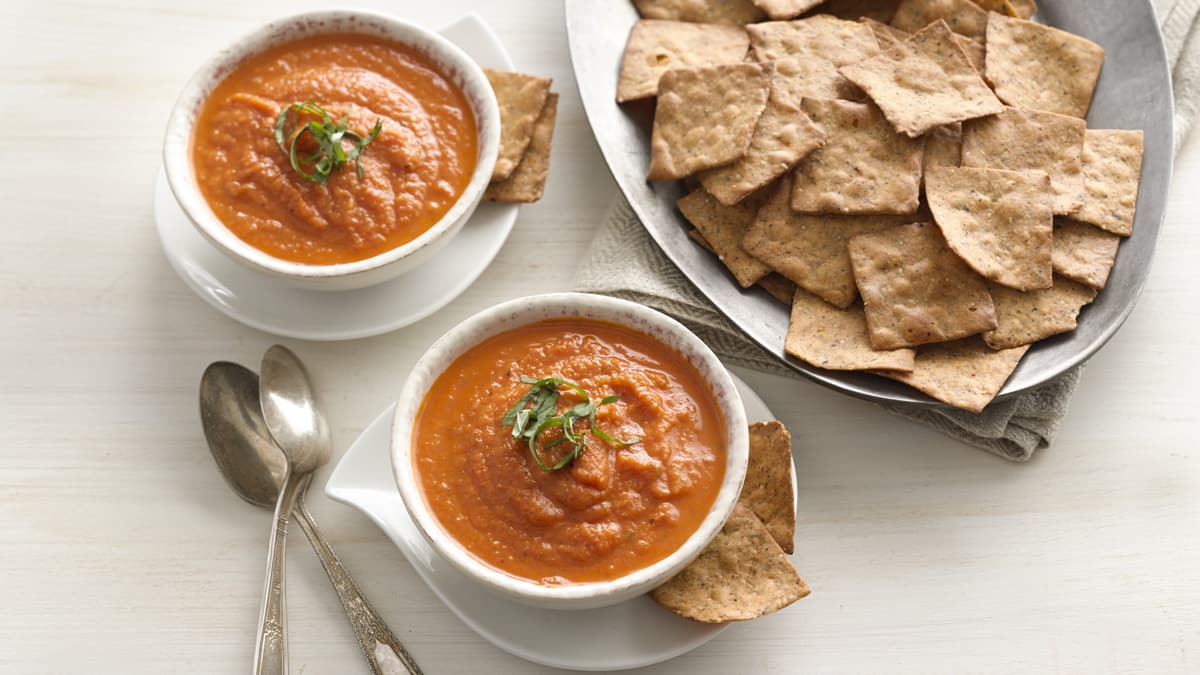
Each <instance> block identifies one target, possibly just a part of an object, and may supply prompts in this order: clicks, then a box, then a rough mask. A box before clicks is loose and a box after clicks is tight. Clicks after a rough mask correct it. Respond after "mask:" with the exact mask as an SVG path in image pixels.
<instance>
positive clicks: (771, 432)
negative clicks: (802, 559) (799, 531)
mask: <svg viewBox="0 0 1200 675" xmlns="http://www.w3.org/2000/svg"><path fill="white" fill-rule="evenodd" d="M749 431H750V462H749V464H748V465H747V467H746V480H745V482H743V483H742V495H741V497H740V498H739V500H740V501H741V502H742V503H743V504H745V505H746V506H748V507H749V508H750V510H751V511H753V512H754V515H755V516H757V517H758V519H759V520H760V521H762V524H763V525H765V526H766V528H767V532H768V533H770V535H771V538H772V539H774V540H775V543H776V544H779V548H781V549H783V552H784V553H795V552H796V542H795V539H796V495H795V494H793V492H792V436H791V434H789V433H788V430H787V428H786V427H784V426H783V422H780V421H778V420H773V421H770V422H755V423H754V424H751V425H750V429H749Z"/></svg>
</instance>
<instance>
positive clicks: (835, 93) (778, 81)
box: [771, 55, 867, 108]
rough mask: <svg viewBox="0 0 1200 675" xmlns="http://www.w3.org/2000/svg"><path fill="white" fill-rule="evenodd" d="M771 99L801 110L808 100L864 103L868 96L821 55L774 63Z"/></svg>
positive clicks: (787, 59)
mask: <svg viewBox="0 0 1200 675" xmlns="http://www.w3.org/2000/svg"><path fill="white" fill-rule="evenodd" d="M771 63H772V64H774V66H775V70H774V72H773V73H772V75H771V96H772V97H773V98H777V99H779V100H780V101H783V102H786V103H787V104H788V105H791V106H793V107H796V108H799V107H800V103H801V101H803V100H804V99H806V98H835V99H845V100H847V101H865V100H867V95H866V94H865V93H864V92H863V90H862V89H859V88H858V87H856V86H855V85H854V83H853V82H851V81H850V80H847V79H846V78H845V77H843V76H842V74H841V73H839V72H838V70H837V66H835V65H833V63H831V62H829V61H828V60H827V59H825V58H822V57H820V56H811V55H810V56H794V57H788V58H786V59H780V60H778V61H772V62H771Z"/></svg>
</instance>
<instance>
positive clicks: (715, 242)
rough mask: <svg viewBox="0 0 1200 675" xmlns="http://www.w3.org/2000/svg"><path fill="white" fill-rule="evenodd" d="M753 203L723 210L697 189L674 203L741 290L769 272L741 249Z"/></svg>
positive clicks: (748, 202) (702, 191) (714, 200)
mask: <svg viewBox="0 0 1200 675" xmlns="http://www.w3.org/2000/svg"><path fill="white" fill-rule="evenodd" d="M755 201H756V200H755V198H753V197H751V198H750V199H747V200H745V201H743V202H742V203H740V204H735V205H734V206H724V205H723V204H721V203H720V202H718V201H717V200H716V198H715V197H713V196H712V195H710V194H708V192H706V191H705V190H703V189H697V190H693V191H692V192H691V193H689V194H687V195H685V196H684V197H683V198H681V199H680V200H679V201H678V202H676V206H678V207H679V210H680V212H682V213H683V217H684V218H686V219H687V221H688V222H689V223H691V224H692V226H693V227H695V228H696V229H697V230H698V231H699V232H700V234H701V235H703V237H704V241H706V242H708V245H709V246H710V247H711V248H712V250H713V252H715V253H716V254H717V257H718V258H720V259H721V262H722V263H724V264H725V266H726V267H727V268H729V271H730V272H731V273H732V274H733V276H734V278H736V279H737V281H738V283H739V284H741V286H742V288H749V287H750V286H753V285H754V284H755V282H757V281H759V280H761V279H762V278H763V277H765V276H767V274H768V273H770V271H771V269H770V268H769V267H767V266H766V265H764V264H763V263H761V262H759V261H758V260H757V259H755V258H754V257H752V256H751V255H750V254H749V253H746V252H745V251H743V250H742V247H741V245H740V242H741V240H742V237H743V236H744V235H745V233H746V228H747V227H749V225H750V221H751V220H752V219H753V218H754V214H755V212H757V211H758V204H757V203H755Z"/></svg>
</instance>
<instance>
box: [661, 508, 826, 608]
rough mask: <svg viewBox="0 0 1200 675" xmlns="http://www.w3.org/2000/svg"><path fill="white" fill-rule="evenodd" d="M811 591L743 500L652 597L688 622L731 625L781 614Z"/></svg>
mask: <svg viewBox="0 0 1200 675" xmlns="http://www.w3.org/2000/svg"><path fill="white" fill-rule="evenodd" d="M810 592H811V591H810V590H809V588H808V584H806V583H804V579H802V578H801V577H800V574H799V573H798V572H796V568H794V567H792V564H791V563H790V562H789V561H788V559H787V555H786V554H784V552H783V550H782V549H780V548H779V544H776V543H775V540H774V539H772V538H771V534H770V533H769V532H767V528H766V526H764V525H763V524H762V522H760V521H759V519H758V518H757V517H755V515H754V513H753V512H751V510H750V508H749V507H747V506H746V505H745V504H743V503H741V502H738V504H737V505H736V506H735V507H734V509H733V513H732V515H730V516H729V520H727V521H726V522H725V527H723V528H722V529H721V531H720V532H719V533H718V534H717V536H716V537H714V538H713V540H712V543H710V544H709V545H708V548H706V549H704V551H703V552H702V553H701V554H700V556H699V557H698V558H696V559H695V560H694V561H692V564H690V565H688V566H687V567H685V568H684V569H683V571H682V572H680V573H679V574H677V575H675V576H674V577H672V578H671V579H670V580H669V581H667V583H665V584H663V585H662V586H659V587H658V588H656V589H654V590H653V591H651V592H650V597H651V598H653V599H654V601H655V602H657V603H658V604H660V605H662V606H663V607H666V608H667V609H669V610H671V611H672V612H674V613H676V614H678V615H680V616H683V617H686V618H688V619H692V620H695V621H701V622H704V623H725V622H726V621H745V620H748V619H757V618H758V617H760V616H764V615H766V614H770V613H772V612H777V611H779V610H781V609H783V608H784V607H787V606H788V605H790V604H792V603H793V602H795V601H797V600H799V599H800V598H803V597H804V596H806V595H808V594H809V593H810Z"/></svg>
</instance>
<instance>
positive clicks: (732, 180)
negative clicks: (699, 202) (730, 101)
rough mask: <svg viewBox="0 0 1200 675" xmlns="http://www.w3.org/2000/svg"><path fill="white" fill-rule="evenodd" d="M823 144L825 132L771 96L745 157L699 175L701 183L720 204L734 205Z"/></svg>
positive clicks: (796, 109)
mask: <svg viewBox="0 0 1200 675" xmlns="http://www.w3.org/2000/svg"><path fill="white" fill-rule="evenodd" d="M824 144H825V132H824V131H821V128H820V127H818V126H817V125H816V124H814V123H813V121H812V119H811V118H809V116H808V115H806V114H805V113H804V111H802V110H800V109H799V108H795V107H793V106H791V105H790V104H788V103H784V102H782V101H780V100H779V99H778V98H777V97H774V96H772V97H771V98H770V99H769V100H768V101H767V107H766V108H764V109H763V113H762V115H761V116H760V117H759V118H758V124H757V125H755V127H754V136H753V138H752V139H751V140H750V148H749V149H748V150H747V151H746V154H745V156H743V157H742V158H741V159H738V160H736V161H734V162H733V163H732V164H726V165H725V166H722V167H718V168H716V169H709V170H708V171H704V172H702V173H701V174H699V178H700V183H701V184H702V185H703V186H704V189H705V190H708V192H709V194H711V195H712V196H714V197H716V198H717V201H719V202H721V203H722V204H725V205H732V204H736V203H738V202H740V201H741V200H743V199H745V198H746V196H748V195H749V194H750V193H752V192H754V191H755V190H757V189H759V188H761V187H763V186H765V185H766V184H767V183H770V182H771V181H773V180H775V179H776V178H778V177H779V176H782V175H783V174H785V173H787V172H788V171H789V170H791V168H792V167H794V166H795V165H796V162H799V161H800V160H801V159H802V158H804V157H805V156H806V155H808V154H809V153H810V152H812V151H813V150H816V149H817V148H819V147H821V146H822V145H824Z"/></svg>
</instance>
